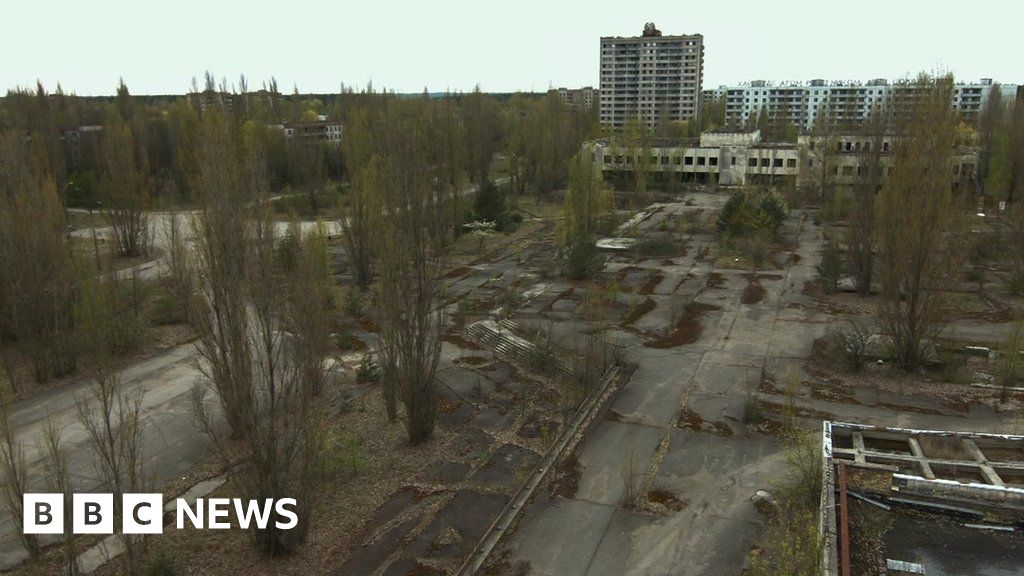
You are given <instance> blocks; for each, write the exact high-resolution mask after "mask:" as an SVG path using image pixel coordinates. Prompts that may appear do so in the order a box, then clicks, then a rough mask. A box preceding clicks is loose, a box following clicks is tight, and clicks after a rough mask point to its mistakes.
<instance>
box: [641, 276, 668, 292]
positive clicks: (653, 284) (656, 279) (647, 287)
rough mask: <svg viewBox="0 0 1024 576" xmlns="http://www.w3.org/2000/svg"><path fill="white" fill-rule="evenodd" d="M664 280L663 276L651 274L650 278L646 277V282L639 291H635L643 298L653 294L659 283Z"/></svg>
mask: <svg viewBox="0 0 1024 576" xmlns="http://www.w3.org/2000/svg"><path fill="white" fill-rule="evenodd" d="M664 279H665V276H663V275H662V274H660V273H654V274H651V275H650V276H648V277H647V280H646V281H645V282H644V283H643V285H642V286H640V288H639V289H637V291H636V293H637V294H642V295H644V296H648V295H650V294H653V293H654V289H655V288H657V287H658V284H661V281H662V280H664Z"/></svg>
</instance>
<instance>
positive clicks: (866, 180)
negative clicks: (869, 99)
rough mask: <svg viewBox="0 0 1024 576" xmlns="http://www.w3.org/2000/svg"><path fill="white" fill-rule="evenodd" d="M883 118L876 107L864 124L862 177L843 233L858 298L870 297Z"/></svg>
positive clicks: (881, 167)
mask: <svg viewBox="0 0 1024 576" xmlns="http://www.w3.org/2000/svg"><path fill="white" fill-rule="evenodd" d="M885 118H886V116H885V111H884V109H883V108H882V105H881V104H878V105H876V107H875V108H874V109H873V110H872V111H871V116H870V117H869V119H868V122H867V124H866V127H865V131H864V135H865V136H866V143H865V145H864V147H862V149H861V152H860V154H859V156H858V162H859V166H858V170H859V171H861V172H862V174H860V176H859V177H858V178H857V180H856V181H855V183H854V185H853V187H852V196H853V203H852V209H851V210H850V215H849V226H848V227H847V233H846V234H847V238H846V244H847V250H848V253H849V260H850V270H851V271H852V272H853V282H854V285H855V286H856V288H857V292H858V293H860V294H861V295H862V296H867V295H868V294H870V293H871V280H872V278H873V277H874V267H875V266H874V264H875V260H874V241H875V197H876V196H877V194H878V191H879V190H880V189H881V187H882V176H883V171H884V166H883V158H884V156H885V155H884V153H883V152H884V148H885V142H886V138H885V133H886V130H885Z"/></svg>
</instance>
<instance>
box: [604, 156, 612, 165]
mask: <svg viewBox="0 0 1024 576" xmlns="http://www.w3.org/2000/svg"><path fill="white" fill-rule="evenodd" d="M604 163H605V164H611V163H612V157H611V155H610V154H605V157H604Z"/></svg>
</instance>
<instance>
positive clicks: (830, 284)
mask: <svg viewBox="0 0 1024 576" xmlns="http://www.w3.org/2000/svg"><path fill="white" fill-rule="evenodd" d="M842 277H843V258H842V254H841V253H840V251H839V247H838V246H836V244H835V243H834V242H833V243H831V244H829V245H828V246H827V247H826V248H825V252H824V253H822V255H821V263H820V264H818V282H819V283H820V284H821V287H822V289H824V290H825V291H826V292H835V291H836V290H838V289H839V280H841V279H842Z"/></svg>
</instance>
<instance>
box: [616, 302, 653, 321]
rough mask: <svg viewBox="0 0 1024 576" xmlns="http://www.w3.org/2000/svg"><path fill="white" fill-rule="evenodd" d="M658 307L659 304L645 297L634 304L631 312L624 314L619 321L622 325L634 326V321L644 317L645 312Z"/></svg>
mask: <svg viewBox="0 0 1024 576" xmlns="http://www.w3.org/2000/svg"><path fill="white" fill-rule="evenodd" d="M657 307H658V304H657V303H655V301H654V300H651V299H650V298H645V299H644V301H643V302H641V303H639V304H637V305H636V306H633V307H632V308H631V309H630V310H629V312H628V313H627V314H626V315H625V316H623V318H622V320H620V321H619V325H620V326H632V325H633V323H634V322H636V321H637V320H639V319H640V318H642V317H643V316H644V315H645V314H647V313H648V312H650V311H651V310H654V309H655V308H657Z"/></svg>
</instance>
